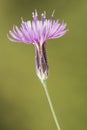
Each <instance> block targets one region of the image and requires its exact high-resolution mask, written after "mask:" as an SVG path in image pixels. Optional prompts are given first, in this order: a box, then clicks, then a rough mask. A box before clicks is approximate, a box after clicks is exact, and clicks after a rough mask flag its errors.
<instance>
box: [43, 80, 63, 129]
mask: <svg viewBox="0 0 87 130" xmlns="http://www.w3.org/2000/svg"><path fill="white" fill-rule="evenodd" d="M41 83H42V85H43V88H44V90H45V94H46V97H47V100H48V103H49V106H50V109H51V112H52V116H53V119H54V121H55V124H56V127H57V129H58V130H61V129H60V126H59V123H58V120H57V117H56V114H55V111H54V108H53V105H52V101H51V99H50V95H49V93H48V90H47V85H46V82H45V81H41Z"/></svg>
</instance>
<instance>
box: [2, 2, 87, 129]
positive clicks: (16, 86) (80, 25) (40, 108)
mask: <svg viewBox="0 0 87 130" xmlns="http://www.w3.org/2000/svg"><path fill="white" fill-rule="evenodd" d="M35 9H37V10H38V13H39V15H40V14H41V13H42V12H43V11H44V10H45V11H46V12H47V17H48V18H49V17H50V15H51V13H52V11H53V10H54V9H55V17H54V18H55V19H59V20H60V21H62V20H64V21H65V22H66V23H67V24H68V28H69V32H68V33H67V34H66V35H65V36H64V37H62V38H60V39H55V40H50V41H48V43H47V55H48V62H49V66H50V72H49V78H48V80H47V84H48V90H49V93H50V96H51V99H52V102H53V105H54V109H55V112H56V115H57V117H58V120H59V123H60V126H61V130H87V0H43V1H42V0H36V1H35V0H0V130H57V128H56V126H55V123H54V121H53V118H52V115H51V112H50V108H49V105H48V102H47V99H46V96H45V93H44V90H43V88H42V86H41V83H40V82H39V80H38V78H37V76H36V72H35V59H34V57H35V54H34V46H33V45H25V44H17V43H12V42H10V41H9V40H8V39H7V33H8V31H9V30H11V29H12V26H13V25H14V24H15V25H20V24H21V17H23V19H24V20H25V21H26V20H29V19H32V12H33V11H34V10H35Z"/></svg>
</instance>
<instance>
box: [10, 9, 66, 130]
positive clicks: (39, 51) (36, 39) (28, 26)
mask: <svg viewBox="0 0 87 130" xmlns="http://www.w3.org/2000/svg"><path fill="white" fill-rule="evenodd" d="M32 15H33V21H27V22H24V21H23V19H22V24H21V27H20V28H18V27H17V26H14V27H13V30H12V31H9V34H10V36H8V38H9V40H10V41H12V42H23V43H25V44H33V45H34V46H35V53H36V54H35V59H36V73H37V75H38V77H39V79H40V81H41V83H42V85H43V88H44V90H45V94H46V96H47V99H48V103H49V105H50V109H51V112H52V115H53V119H54V121H55V124H56V126H57V129H58V130H60V126H59V123H58V120H57V117H56V114H55V111H54V109H53V105H52V102H51V99H50V96H49V93H48V90H47V85H46V84H45V82H44V81H45V80H46V79H47V77H48V62H47V56H46V43H47V40H49V39H55V38H59V37H62V36H63V35H65V34H66V33H67V31H68V29H66V26H67V24H66V23H64V22H62V23H61V24H60V23H59V21H58V20H56V21H55V20H53V15H54V12H53V13H52V15H51V17H50V19H47V18H46V12H45V11H44V13H42V14H41V19H40V20H38V14H37V11H36V10H35V12H33V13H32Z"/></svg>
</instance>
